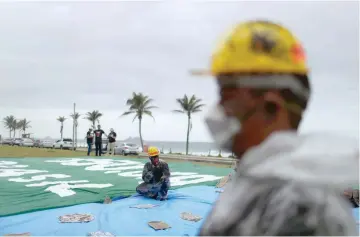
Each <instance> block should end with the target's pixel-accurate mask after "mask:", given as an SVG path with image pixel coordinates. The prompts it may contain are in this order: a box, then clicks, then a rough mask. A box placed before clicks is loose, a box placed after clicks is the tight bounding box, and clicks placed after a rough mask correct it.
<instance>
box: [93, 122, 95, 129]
mask: <svg viewBox="0 0 360 237" xmlns="http://www.w3.org/2000/svg"><path fill="white" fill-rule="evenodd" d="M93 129H94V130H95V120H94V121H93Z"/></svg>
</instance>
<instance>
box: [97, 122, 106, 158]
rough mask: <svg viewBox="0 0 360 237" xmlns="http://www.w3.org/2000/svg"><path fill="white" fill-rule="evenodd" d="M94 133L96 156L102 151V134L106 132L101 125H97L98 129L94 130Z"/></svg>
mask: <svg viewBox="0 0 360 237" xmlns="http://www.w3.org/2000/svg"><path fill="white" fill-rule="evenodd" d="M94 134H95V155H96V156H101V153H102V135H103V134H105V136H106V133H105V132H104V130H102V129H101V126H100V125H98V129H96V130H95V131H94Z"/></svg>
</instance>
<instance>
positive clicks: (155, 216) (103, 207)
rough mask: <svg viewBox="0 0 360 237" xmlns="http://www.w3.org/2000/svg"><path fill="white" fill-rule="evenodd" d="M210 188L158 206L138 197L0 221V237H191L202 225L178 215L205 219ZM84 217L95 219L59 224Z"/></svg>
mask: <svg viewBox="0 0 360 237" xmlns="http://www.w3.org/2000/svg"><path fill="white" fill-rule="evenodd" d="M215 190H216V189H215V188H214V187H209V186H193V187H187V188H182V189H178V190H176V191H172V190H170V191H169V195H168V197H169V200H167V201H165V202H160V201H156V200H152V199H145V198H144V197H141V196H133V197H130V198H125V199H120V200H118V201H115V202H113V203H111V204H99V203H91V204H83V205H76V206H71V207H65V208H58V209H51V210H45V211H39V212H33V213H27V214H22V215H16V216H8V217H3V218H0V236H2V235H4V234H11V233H24V232H30V233H31V235H32V236H69V235H72V236H85V235H87V234H88V233H89V232H94V231H103V232H110V233H112V234H114V235H125V236H154V235H161V236H165V235H172V236H194V235H196V234H197V233H198V230H199V228H200V226H201V224H202V223H203V221H204V219H203V220H201V221H199V222H191V221H186V220H183V219H181V218H180V213H182V212H191V213H193V214H194V215H199V216H202V217H205V216H206V215H207V213H208V212H209V211H210V209H211V207H212V204H213V202H214V201H215V200H216V199H217V196H218V194H219V193H217V192H215ZM138 204H160V206H157V207H154V208H151V209H136V208H130V206H133V205H138ZM74 213H87V214H92V215H94V216H95V220H94V221H91V222H89V223H65V224H64V223H59V221H58V217H59V216H62V215H66V214H74ZM149 221H164V222H166V223H167V224H169V225H170V226H171V228H170V229H168V230H158V231H155V230H153V229H152V228H151V227H150V226H149V225H148V224H147V223H148V222H149Z"/></svg>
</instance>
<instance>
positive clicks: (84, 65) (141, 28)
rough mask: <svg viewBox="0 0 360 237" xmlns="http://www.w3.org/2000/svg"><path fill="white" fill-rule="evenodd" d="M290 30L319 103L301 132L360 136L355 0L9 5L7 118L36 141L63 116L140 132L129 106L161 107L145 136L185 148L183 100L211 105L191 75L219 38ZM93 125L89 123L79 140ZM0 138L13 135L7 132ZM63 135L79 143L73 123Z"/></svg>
mask: <svg viewBox="0 0 360 237" xmlns="http://www.w3.org/2000/svg"><path fill="white" fill-rule="evenodd" d="M256 18H261V19H264V18H265V19H269V20H274V21H277V22H280V23H282V24H284V25H285V26H287V27H289V28H290V29H291V30H293V31H294V32H295V34H296V35H297V36H298V37H299V38H300V39H301V41H302V42H303V43H304V46H305V48H306V50H307V54H308V58H309V65H310V67H311V70H312V73H311V83H312V86H313V96H312V98H311V103H310V107H309V109H308V112H307V113H306V118H305V121H304V122H303V123H302V127H301V130H302V131H303V132H310V131H324V130H328V131H329V130H330V131H334V132H340V133H343V134H348V135H351V136H358V132H359V125H358V121H359V100H358V98H359V97H358V94H359V85H358V84H359V76H358V67H359V59H358V52H359V19H358V18H359V7H358V3H357V2H355V1H353V2H341V1H338V2H310V1H308V2H307V1H304V2H276V3H275V2H222V1H217V2H206V1H202V2H195V1H186V0H181V1H164V2H162V1H159V2H107V3H105V2H100V1H99V2H87V3H81V2H80V3H70V2H63V3H61V2H57V3H52V2H41V3H24V2H23V3H20V2H18V3H0V36H1V37H0V80H1V84H0V116H1V118H3V117H5V116H7V115H14V116H16V117H17V118H19V119H21V118H27V119H28V120H31V125H32V128H31V129H30V130H29V131H30V132H33V133H34V135H35V136H37V137H45V136H51V137H54V138H58V137H60V133H59V130H60V124H59V122H57V121H56V118H57V117H58V116H67V117H69V114H70V113H71V112H72V106H73V103H74V102H76V104H77V111H78V112H80V113H81V114H84V113H86V112H87V111H92V110H99V111H100V112H102V113H103V114H104V116H103V117H102V118H101V124H102V126H103V128H104V130H106V132H107V131H108V129H109V128H110V127H113V128H115V130H116V131H117V132H118V135H119V138H126V137H128V136H137V135H138V124H137V122H134V123H132V116H131V117H129V118H119V116H120V115H121V114H122V113H123V112H124V111H126V109H127V107H126V106H125V102H126V99H127V98H129V97H130V96H131V94H132V92H133V91H135V92H143V93H144V94H146V95H149V96H150V97H151V98H153V99H154V104H155V105H157V106H159V109H157V110H154V116H155V118H156V122H154V121H153V120H152V119H151V118H147V117H145V118H144V122H143V136H144V139H146V140H172V141H181V140H184V139H185V138H186V126H187V124H186V121H187V119H186V117H185V116H184V115H181V114H173V113H172V112H171V110H173V109H177V108H178V107H177V104H176V102H175V99H176V98H178V97H182V96H183V95H184V94H185V93H186V94H188V95H192V94H195V95H196V96H198V97H199V98H202V99H203V100H204V103H206V104H207V105H209V106H210V105H212V104H213V103H215V102H216V100H217V94H216V92H217V91H216V87H215V83H214V81H213V80H212V79H211V78H210V77H209V78H196V77H192V76H191V75H189V73H188V72H189V69H191V68H206V67H207V66H208V65H209V57H210V55H211V52H212V50H213V49H214V47H215V46H216V42H217V40H218V39H219V37H221V35H222V34H223V33H224V32H226V31H228V29H229V27H231V26H232V25H234V24H236V23H238V22H241V21H244V20H250V19H256ZM203 116H204V113H199V114H198V115H197V116H194V119H193V130H192V132H191V140H192V141H210V140H211V138H210V136H209V134H208V131H207V129H206V127H205V126H204V123H203ZM89 125H90V123H89V122H88V121H86V120H84V119H80V125H79V137H82V136H83V134H85V132H86V131H87V129H88V128H89ZM0 134H2V135H3V136H4V137H8V134H9V133H8V131H7V130H6V129H5V128H4V127H3V125H1V126H0ZM64 136H65V137H71V136H72V121H71V120H70V119H69V120H67V121H66V122H65V128H64Z"/></svg>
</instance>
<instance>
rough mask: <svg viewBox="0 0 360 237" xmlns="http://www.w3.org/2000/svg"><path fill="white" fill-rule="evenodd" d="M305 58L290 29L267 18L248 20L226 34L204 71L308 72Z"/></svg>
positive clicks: (224, 72) (304, 73)
mask: <svg viewBox="0 0 360 237" xmlns="http://www.w3.org/2000/svg"><path fill="white" fill-rule="evenodd" d="M305 61H306V60H305V53H304V50H303V48H302V46H301V43H300V42H299V41H298V39H297V38H296V37H295V36H294V35H293V34H292V33H291V32H290V31H289V30H287V29H286V28H284V27H283V26H280V25H278V24H275V23H272V22H268V21H248V22H245V23H240V24H238V25H237V26H236V27H235V28H234V29H233V30H232V31H231V33H230V34H229V35H228V36H227V37H225V40H224V41H223V42H222V43H221V44H220V46H219V47H218V48H217V49H216V50H215V52H214V54H213V56H212V60H211V68H210V71H207V72H203V73H205V74H209V73H210V74H211V75H215V76H216V75H219V74H229V73H237V74H249V73H266V74H300V75H307V74H308V68H307V65H306V62H305ZM193 73H194V72H193ZM194 74H195V73H194ZM197 74H202V72H201V71H199V72H198V73H197Z"/></svg>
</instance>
